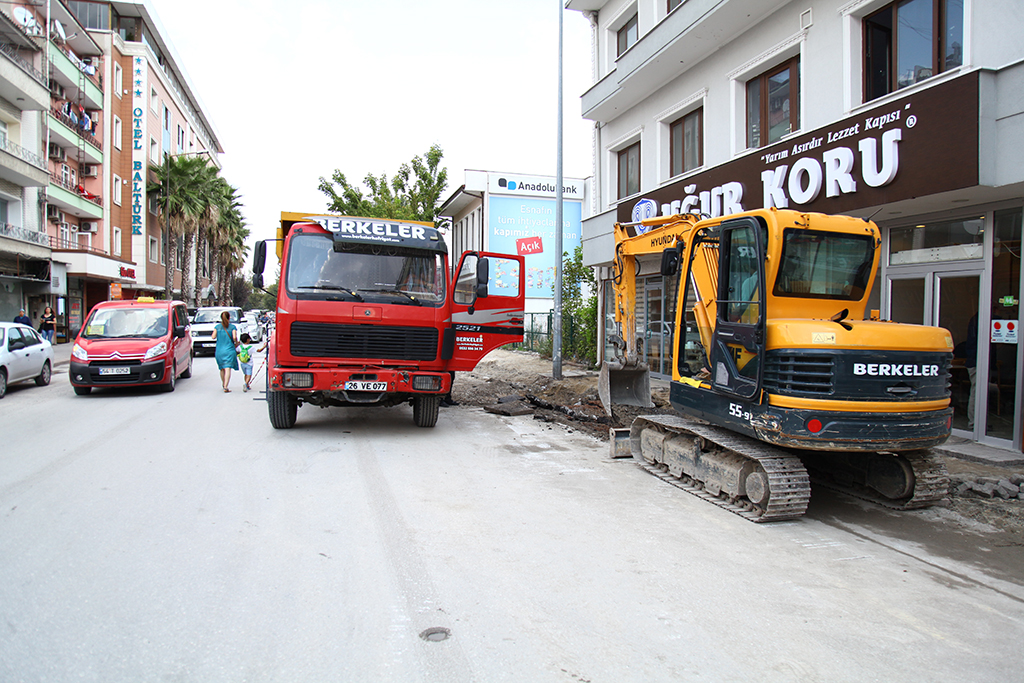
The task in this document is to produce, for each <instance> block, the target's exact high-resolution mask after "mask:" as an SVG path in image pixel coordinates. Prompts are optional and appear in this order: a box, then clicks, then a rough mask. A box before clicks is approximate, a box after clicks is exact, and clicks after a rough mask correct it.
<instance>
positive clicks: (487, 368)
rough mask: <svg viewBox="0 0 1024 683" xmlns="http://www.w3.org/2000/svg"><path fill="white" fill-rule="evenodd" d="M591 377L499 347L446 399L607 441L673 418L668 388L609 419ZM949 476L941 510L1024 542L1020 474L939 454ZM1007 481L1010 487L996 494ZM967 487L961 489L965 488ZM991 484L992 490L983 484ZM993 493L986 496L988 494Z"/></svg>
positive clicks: (656, 390) (575, 368)
mask: <svg viewBox="0 0 1024 683" xmlns="http://www.w3.org/2000/svg"><path fill="white" fill-rule="evenodd" d="M597 380H598V373H597V371H593V370H588V369H586V368H584V367H581V366H578V365H575V364H572V363H567V362H563V363H562V379H561V380H555V379H553V378H552V362H551V360H550V359H546V358H541V357H540V356H538V355H537V354H535V353H528V352H521V351H508V350H505V349H498V350H497V351H492V352H491V353H490V354H488V355H487V356H486V357H485V358H484V360H483V361H481V362H480V364H479V365H477V367H476V369H475V370H473V371H472V372H460V373H458V375H457V377H456V381H455V387H454V389H453V391H452V398H453V399H454V400H455V401H456V402H457V403H460V404H464V405H472V406H479V407H481V408H483V409H485V410H488V411H490V412H494V413H497V414H504V415H529V414H532V415H533V417H534V419H536V420H540V421H544V422H558V423H561V424H564V425H565V426H566V427H568V428H569V429H573V430H579V431H584V432H587V433H589V434H592V435H593V436H594V437H595V438H598V439H602V440H607V439H608V434H609V429H610V428H612V427H628V426H629V425H630V423H632V421H633V419H634V418H635V417H636V416H637V415H650V414H656V413H672V412H674V411H673V409H672V407H671V405H670V404H669V397H668V389H667V387H666V386H661V387H657V386H656V387H652V401H653V402H654V408H637V407H634V406H622V405H616V406H613V410H612V415H611V416H608V415H607V414H606V412H605V410H604V407H603V406H602V405H601V401H600V398H599V397H598V393H597ZM943 457H944V459H945V461H946V467H947V469H948V470H949V473H950V495H949V498H948V500H947V501H946V502H945V505H946V506H947V507H948V508H950V509H951V511H953V512H955V513H957V514H959V515H962V516H963V517H965V518H967V519H968V520H970V521H971V522H975V523H977V522H980V523H982V524H987V525H990V526H992V527H996V528H999V529H1005V530H1008V531H1012V532H1015V533H1017V534H1020V535H1021V536H1022V537H1024V500H1022V499H1020V497H1019V496H1020V495H1022V494H1020V493H1019V492H1018V494H1017V495H1016V496H1013V497H1011V496H1010V495H1009V494H1010V493H1011V488H1010V487H1012V486H1016V487H1017V488H1018V491H1019V490H1020V488H1022V487H1020V485H1019V484H1018V483H1017V482H1019V481H1021V474H1022V473H1021V471H1020V470H1022V469H1024V468H1016V469H1014V468H1006V467H1000V466H997V465H988V464H982V463H976V462H972V461H968V460H961V459H958V458H954V457H946V456H943ZM1000 481H1005V482H1006V483H1008V484H1010V487H1007V486H1003V487H1001V488H1000V486H999V482H1000ZM965 484H966V485H965ZM986 484H991V486H986ZM989 491H992V492H993V494H992V495H988V492H989Z"/></svg>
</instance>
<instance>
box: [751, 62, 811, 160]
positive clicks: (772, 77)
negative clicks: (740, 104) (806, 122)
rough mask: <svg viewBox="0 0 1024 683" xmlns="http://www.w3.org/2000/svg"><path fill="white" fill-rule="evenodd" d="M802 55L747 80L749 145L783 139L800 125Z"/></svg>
mask: <svg viewBox="0 0 1024 683" xmlns="http://www.w3.org/2000/svg"><path fill="white" fill-rule="evenodd" d="M799 91H800V58H799V57H794V58H793V59H791V60H789V61H787V62H785V63H784V64H780V65H779V66H776V67H775V68H773V69H771V70H769V71H766V72H764V73H763V74H761V75H760V76H758V77H756V78H752V79H750V80H749V81H747V147H748V148H756V147H763V146H764V145H770V144H772V143H773V142H777V141H779V140H781V139H782V138H783V137H784V136H786V135H789V134H790V133H792V132H793V131H795V130H798V129H799V128H800V106H799V96H798V93H799Z"/></svg>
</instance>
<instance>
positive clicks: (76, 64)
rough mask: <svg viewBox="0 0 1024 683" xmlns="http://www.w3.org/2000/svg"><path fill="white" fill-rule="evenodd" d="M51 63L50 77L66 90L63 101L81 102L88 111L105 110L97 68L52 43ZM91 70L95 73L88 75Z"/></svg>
mask: <svg viewBox="0 0 1024 683" xmlns="http://www.w3.org/2000/svg"><path fill="white" fill-rule="evenodd" d="M50 62H51V64H52V70H51V73H50V77H51V78H52V79H53V80H54V81H55V82H56V83H57V85H59V86H60V87H61V88H63V89H64V97H63V98H61V99H66V100H69V101H72V102H80V103H81V104H82V106H83V107H85V108H86V109H102V108H103V90H102V88H101V87H100V83H101V81H100V79H99V77H98V76H97V75H96V71H97V70H96V69H95V68H93V67H90V66H89V65H87V64H86V63H85V62H83V61H82V60H80V59H79V58H78V57H74V56H72V54H71V53H69V52H66V51H65V50H64V49H63V48H61V47H60V46H58V45H57V44H56V43H53V42H51V43H50ZM89 70H92V71H93V72H94V73H92V74H90V73H88V71H89ZM55 94H56V93H55Z"/></svg>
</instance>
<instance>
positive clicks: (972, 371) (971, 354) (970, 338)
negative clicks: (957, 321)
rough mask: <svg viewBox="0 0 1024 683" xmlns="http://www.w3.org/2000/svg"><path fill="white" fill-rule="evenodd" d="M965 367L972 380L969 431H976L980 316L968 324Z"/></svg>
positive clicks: (973, 318) (965, 343)
mask: <svg viewBox="0 0 1024 683" xmlns="http://www.w3.org/2000/svg"><path fill="white" fill-rule="evenodd" d="M964 367H965V368H967V378H968V379H970V380H971V391H970V393H969V394H968V396H967V429H968V430H970V431H974V398H975V395H976V393H977V392H976V390H975V388H976V387H977V386H978V314H977V313H975V314H974V315H973V316H971V319H970V320H969V321H968V322H967V339H966V341H965V342H964Z"/></svg>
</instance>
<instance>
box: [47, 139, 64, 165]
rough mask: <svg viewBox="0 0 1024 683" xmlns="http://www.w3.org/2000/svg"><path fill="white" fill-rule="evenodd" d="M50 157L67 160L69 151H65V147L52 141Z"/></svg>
mask: <svg viewBox="0 0 1024 683" xmlns="http://www.w3.org/2000/svg"><path fill="white" fill-rule="evenodd" d="M49 157H50V158H51V159H56V160H57V161H66V160H67V158H68V153H67V152H65V151H64V148H63V147H61V146H60V145H58V144H57V143H56V142H51V143H50V147H49Z"/></svg>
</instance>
